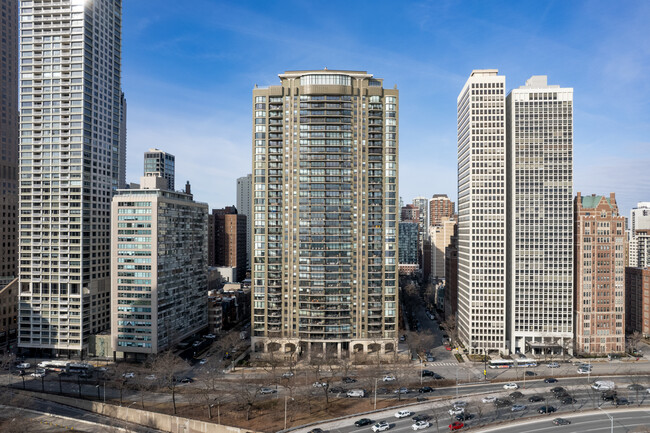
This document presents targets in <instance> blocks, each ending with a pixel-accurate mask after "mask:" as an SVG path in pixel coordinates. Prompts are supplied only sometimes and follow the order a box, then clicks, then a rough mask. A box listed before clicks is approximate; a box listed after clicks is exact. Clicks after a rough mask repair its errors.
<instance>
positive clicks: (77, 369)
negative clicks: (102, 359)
mask: <svg viewBox="0 0 650 433" xmlns="http://www.w3.org/2000/svg"><path fill="white" fill-rule="evenodd" d="M94 368H95V367H94V366H93V365H92V364H86V363H84V362H79V363H77V362H69V363H68V365H66V369H65V371H66V372H67V373H85V374H92V372H93V369H94Z"/></svg>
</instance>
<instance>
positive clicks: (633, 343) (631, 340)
mask: <svg viewBox="0 0 650 433" xmlns="http://www.w3.org/2000/svg"><path fill="white" fill-rule="evenodd" d="M641 340H643V335H641V333H640V332H639V331H634V332H633V333H632V334H631V335H630V336H629V337H627V341H628V345H629V347H630V349H632V353H636V351H637V350H638V349H639V343H640V342H641Z"/></svg>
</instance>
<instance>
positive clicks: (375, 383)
mask: <svg viewBox="0 0 650 433" xmlns="http://www.w3.org/2000/svg"><path fill="white" fill-rule="evenodd" d="M377 380H378V378H376V377H375V410H377Z"/></svg>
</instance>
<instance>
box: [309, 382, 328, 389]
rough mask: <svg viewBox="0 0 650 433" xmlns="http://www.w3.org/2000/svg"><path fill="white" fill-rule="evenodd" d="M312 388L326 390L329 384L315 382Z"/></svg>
mask: <svg viewBox="0 0 650 433" xmlns="http://www.w3.org/2000/svg"><path fill="white" fill-rule="evenodd" d="M311 386H312V387H314V388H325V387H326V386H327V382H314V383H312V384H311Z"/></svg>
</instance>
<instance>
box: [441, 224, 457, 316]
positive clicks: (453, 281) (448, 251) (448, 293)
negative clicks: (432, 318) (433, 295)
mask: <svg viewBox="0 0 650 433" xmlns="http://www.w3.org/2000/svg"><path fill="white" fill-rule="evenodd" d="M445 268H446V269H445V291H444V294H445V301H444V306H445V310H444V317H445V320H447V319H449V318H451V317H456V314H457V312H458V224H456V226H455V227H454V235H453V236H452V237H451V239H450V240H449V246H448V247H447V248H445Z"/></svg>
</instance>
